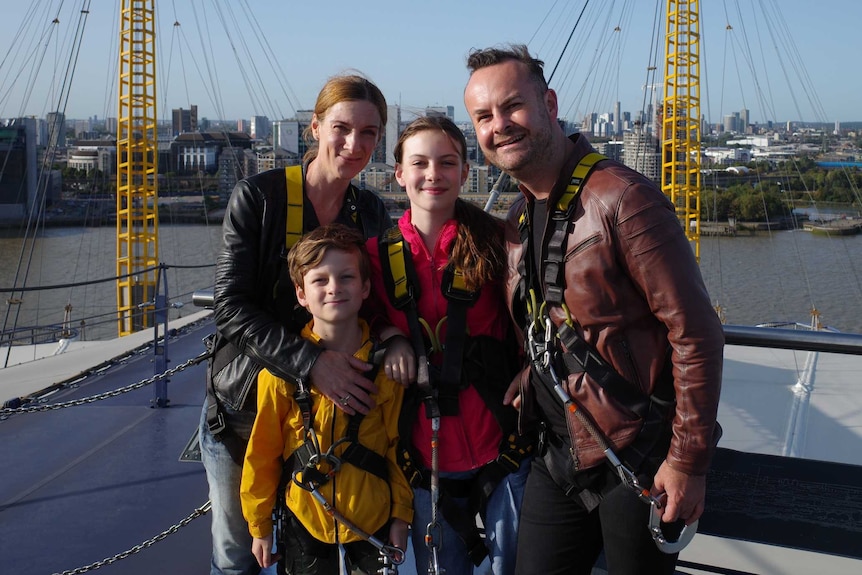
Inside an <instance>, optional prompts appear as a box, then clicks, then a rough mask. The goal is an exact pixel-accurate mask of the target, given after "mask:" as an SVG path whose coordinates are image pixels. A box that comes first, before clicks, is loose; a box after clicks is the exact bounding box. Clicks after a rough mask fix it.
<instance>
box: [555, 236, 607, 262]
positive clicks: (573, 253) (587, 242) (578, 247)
mask: <svg viewBox="0 0 862 575" xmlns="http://www.w3.org/2000/svg"><path fill="white" fill-rule="evenodd" d="M601 239H602V235H601V234H596V235H594V236H590V237H588V238H587V239H585V240H584V241H582V242H581V243H579V244H578V245H576V246H575V247H574V248H573V249H572V251H570V252H569V253H567V254H566V258H565V260H563V261H569V260H570V259H572V258H573V257H575V256H576V255H577V254H579V253H580V252H582V251H584V250H585V249H587V248H588V247H590V246H591V245H593V244H597V243H599V242H600V241H601Z"/></svg>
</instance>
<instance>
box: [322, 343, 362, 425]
mask: <svg viewBox="0 0 862 575" xmlns="http://www.w3.org/2000/svg"><path fill="white" fill-rule="evenodd" d="M369 369H371V364H369V363H365V362H364V361H360V360H358V359H356V358H355V357H353V356H352V355H350V354H347V353H343V352H340V351H333V350H330V349H327V350H324V351H323V352H321V354H320V355H319V356H318V357H317V361H315V362H314V365H313V366H312V368H311V385H312V386H314V388H315V389H317V391H319V392H320V393H322V394H323V395H325V396H326V397H328V398H329V399H330V401H332V402H333V403H334V404H335V405H337V406H338V407H339V408H341V410H342V411H343V412H344V413H347V414H350V415H353V414H354V413H357V412H359V413H362V414H367V413H368V412H369V411H370V410H371V408H373V407H374V405H375V402H374V400H373V399H371V394H373V393H377V386H376V385H374V382H373V381H371V380H370V379H368V378H367V377H365V376H364V375H362V374H363V373H364V372H366V371H368V370H369Z"/></svg>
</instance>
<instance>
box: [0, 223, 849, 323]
mask: <svg viewBox="0 0 862 575" xmlns="http://www.w3.org/2000/svg"><path fill="white" fill-rule="evenodd" d="M160 232H161V241H160V245H159V255H160V260H161V261H162V262H164V263H165V264H168V265H172V266H173V265H183V266H195V265H206V264H212V263H213V262H214V261H215V255H216V252H217V250H218V246H219V241H220V228H219V226H218V225H212V226H200V225H185V226H182V225H172V226H170V225H162V226H160ZM115 233H116V231H115V229H114V228H113V227H105V228H53V229H47V230H45V232H44V233H43V235H42V237H40V238H39V239H38V240H37V241H36V245H35V249H34V250H33V253H32V257H30V256H29V255H28V254H25V255H24V261H25V262H27V261H29V262H30V264H29V266H30V272H29V279H28V280H27V285H28V286H41V285H59V284H67V283H75V282H83V281H88V280H93V279H102V278H110V277H113V276H114V275H116V270H115V264H114V259H115V252H116V247H115V245H116V244H115ZM21 243H22V240H21V239H20V238H0V288H9V287H12V285H13V282H14V278H15V270H16V267H17V265H18V261H19V258H20V257H21V256H20V254H21ZM701 272H702V273H703V276H704V280H705V282H706V285H707V289H708V290H709V293H710V296H711V298H712V301H713V304H714V305H717V306H721V309H722V311H723V313H724V316H725V321H726V323H729V324H739V325H753V324H757V323H764V322H774V321H784V322H803V323H808V322H809V321H810V318H811V310H812V309H816V310H817V311H818V312H819V313H820V318H821V321H822V322H823V324H824V325H828V326H831V327H834V328H836V329H839V330H841V331H845V332H854V333H862V313H860V305H862V287H860V286H862V281H860V275H862V236H843V237H825V236H819V235H813V234H811V233H809V232H805V231H802V230H797V231H779V232H773V233H772V234H770V235H758V236H737V237H704V238H702V239H701ZM213 273H214V270H213V268H212V267H207V268H198V269H176V268H173V269H169V270H168V280H169V281H168V290H169V296H170V298H171V301H174V302H177V301H178V302H182V303H183V304H185V306H184V307H183V308H181V309H178V310H173V311H172V312H171V317H177V316H180V315H187V314H190V313H193V312H194V311H198V310H197V308H194V306H192V304H191V295H192V293H193V292H194V290H196V289H202V288H207V287H211V286H212V283H213ZM17 285H20V280H19V283H18V284H17ZM17 295H18V294H16V296H17ZM2 296H3V307H2V308H0V309H2V313H3V316H2V317H3V318H4V321H5V322H6V329H9V328H11V326H12V321H13V320H14V317H15V314H16V313H17V314H18V326H19V327H22V326H32V325H43V324H49V323H60V322H61V321H62V320H63V308H64V306H66V305H67V304H71V305H72V324H73V326H75V327H80V321H81V319H82V318H85V321H86V328H85V331H84V334H83V337H84V338H85V339H98V338H106V337H115V336H116V331H117V328H116V323H115V322H114V321H113V318H114V316H112V311H113V310H114V309H115V305H116V288H115V284H114V282H106V283H100V284H97V285H91V286H86V287H74V288H64V289H58V290H50V291H35V292H28V293H25V294H24V296H23V297H22V298H21V299H22V300H23V301H22V302H21V303H20V304H8V303H6V300H7V299H8V297H9V294H8V293H4V294H2ZM19 308H20V309H19ZM2 323H3V322H2V321H0V326H2Z"/></svg>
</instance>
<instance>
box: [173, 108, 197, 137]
mask: <svg viewBox="0 0 862 575" xmlns="http://www.w3.org/2000/svg"><path fill="white" fill-rule="evenodd" d="M197 131H198V107H197V106H196V105H195V104H192V105H191V109H190V110H184V109H182V108H174V109H173V111H172V112H171V132H172V133H173V135H174V136H175V137H176V136H179V135H180V134H184V133H188V132H197Z"/></svg>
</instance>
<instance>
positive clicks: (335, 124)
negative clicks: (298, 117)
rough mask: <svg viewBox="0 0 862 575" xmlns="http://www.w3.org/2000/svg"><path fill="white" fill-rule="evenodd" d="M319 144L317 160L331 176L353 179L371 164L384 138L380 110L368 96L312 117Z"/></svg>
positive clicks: (319, 166) (315, 136) (315, 137)
mask: <svg viewBox="0 0 862 575" xmlns="http://www.w3.org/2000/svg"><path fill="white" fill-rule="evenodd" d="M311 133H312V134H313V135H314V139H315V140H317V141H318V143H319V148H318V151H317V158H315V160H314V161H315V162H317V163H318V166H317V167H318V168H321V169H322V170H323V171H324V172H325V173H326V174H328V175H330V177H334V178H337V179H340V180H351V179H353V178H354V177H355V176H356V175H357V174H358V173H359V172H361V171H362V169H363V168H364V167H365V166H366V165H367V164H368V160H370V159H371V154H372V153H373V152H374V148H375V147H376V146H377V142H378V141H379V139H380V114H379V113H378V112H377V108H376V107H375V106H374V104H372V103H371V102H368V101H366V100H345V101H343V102H339V103H337V104H335V105H333V106H331V107H330V108H329V110H327V111H326V115H325V116H324V117H323V118H322V119H321V118H319V117H318V116H317V115H315V116H314V117H313V118H312V120H311Z"/></svg>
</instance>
